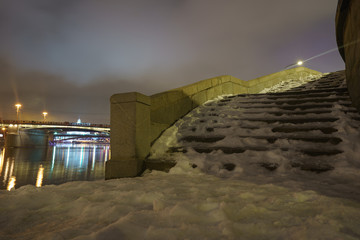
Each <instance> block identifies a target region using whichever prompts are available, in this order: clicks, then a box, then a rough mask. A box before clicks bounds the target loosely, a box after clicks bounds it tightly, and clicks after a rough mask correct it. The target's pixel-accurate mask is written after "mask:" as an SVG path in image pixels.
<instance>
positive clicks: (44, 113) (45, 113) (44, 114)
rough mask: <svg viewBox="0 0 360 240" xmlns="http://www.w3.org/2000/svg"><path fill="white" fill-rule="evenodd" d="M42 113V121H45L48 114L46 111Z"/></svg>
mask: <svg viewBox="0 0 360 240" xmlns="http://www.w3.org/2000/svg"><path fill="white" fill-rule="evenodd" d="M42 114H43V116H44V122H45V121H46V116H47V115H48V113H47V112H43V113H42Z"/></svg>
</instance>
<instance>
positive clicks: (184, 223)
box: [0, 159, 360, 240]
mask: <svg viewBox="0 0 360 240" xmlns="http://www.w3.org/2000/svg"><path fill="white" fill-rule="evenodd" d="M0 202H1V205H0V206H1V207H0V213H1V214H0V239H46V240H49V239H54V240H55V239H106V240H111V239H359V238H360V229H359V228H358V226H359V223H360V203H359V202H356V201H352V200H348V199H342V198H333V197H328V196H325V195H321V194H319V193H317V192H315V191H310V190H306V191H303V190H301V189H299V188H297V186H294V187H293V188H285V187H280V186H276V185H273V184H256V183H251V182H246V181H241V180H231V179H221V178H218V177H215V176H211V175H206V174H203V173H201V172H200V171H199V170H198V169H193V168H192V167H191V166H190V165H189V162H188V161H187V160H186V159H183V160H182V161H181V162H180V163H179V164H178V165H177V166H176V167H174V168H173V169H171V170H170V172H169V173H163V172H155V171H154V172H152V173H146V174H145V176H143V177H139V178H132V179H116V180H110V181H95V182H69V183H66V184H62V185H59V186H55V185H49V186H44V187H42V188H36V187H34V186H30V185H28V186H24V187H20V188H19V189H16V190H14V191H11V192H6V191H0Z"/></svg>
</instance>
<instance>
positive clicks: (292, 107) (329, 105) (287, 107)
mask: <svg viewBox="0 0 360 240" xmlns="http://www.w3.org/2000/svg"><path fill="white" fill-rule="evenodd" d="M339 105H341V106H344V107H351V104H350V103H339ZM332 107H333V104H332V103H326V104H324V103H321V104H304V105H293V106H283V105H269V104H267V105H253V106H249V105H244V106H232V108H234V109H239V108H243V109H255V108H263V109H266V108H277V109H282V110H295V109H300V110H306V109H314V108H323V109H324V108H332ZM264 111H265V110H264Z"/></svg>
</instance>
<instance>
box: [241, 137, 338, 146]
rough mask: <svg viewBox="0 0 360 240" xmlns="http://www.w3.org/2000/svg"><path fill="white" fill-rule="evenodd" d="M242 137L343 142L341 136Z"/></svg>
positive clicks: (335, 143) (269, 139)
mask: <svg viewBox="0 0 360 240" xmlns="http://www.w3.org/2000/svg"><path fill="white" fill-rule="evenodd" d="M239 137H240V138H255V139H265V140H267V141H268V142H269V143H275V142H276V141H277V140H279V139H287V140H298V141H304V142H313V143H330V144H332V145H337V144H339V143H341V142H342V140H341V138H338V137H327V136H324V137H319V136H254V135H242V136H239Z"/></svg>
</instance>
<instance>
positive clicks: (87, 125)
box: [0, 120, 110, 128]
mask: <svg viewBox="0 0 360 240" xmlns="http://www.w3.org/2000/svg"><path fill="white" fill-rule="evenodd" d="M0 123H1V124H18V125H19V124H24V125H25V124H34V125H62V126H80V127H100V128H110V124H94V123H73V122H50V121H28V120H0Z"/></svg>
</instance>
